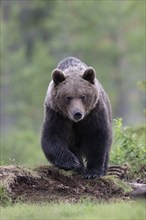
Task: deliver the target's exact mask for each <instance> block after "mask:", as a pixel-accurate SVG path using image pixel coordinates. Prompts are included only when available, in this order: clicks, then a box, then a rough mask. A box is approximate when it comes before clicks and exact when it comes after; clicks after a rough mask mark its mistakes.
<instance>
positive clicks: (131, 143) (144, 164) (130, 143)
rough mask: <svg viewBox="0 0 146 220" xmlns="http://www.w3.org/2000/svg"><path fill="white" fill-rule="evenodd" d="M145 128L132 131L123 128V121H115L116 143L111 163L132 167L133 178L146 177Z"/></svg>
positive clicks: (114, 143) (112, 151)
mask: <svg viewBox="0 0 146 220" xmlns="http://www.w3.org/2000/svg"><path fill="white" fill-rule="evenodd" d="M145 132H146V128H145V127H139V128H137V129H132V128H130V127H123V126H122V119H117V120H114V142H113V146H112V149H111V163H113V164H117V165H123V164H125V163H127V164H129V166H130V173H131V177H136V176H139V177H140V176H141V177H144V176H145V169H146V160H145V155H146V145H145Z"/></svg>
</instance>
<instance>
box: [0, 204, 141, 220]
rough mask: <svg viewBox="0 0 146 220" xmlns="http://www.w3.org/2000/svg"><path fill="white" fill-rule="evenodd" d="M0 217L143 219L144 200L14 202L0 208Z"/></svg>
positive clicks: (20, 219)
mask: <svg viewBox="0 0 146 220" xmlns="http://www.w3.org/2000/svg"><path fill="white" fill-rule="evenodd" d="M1 217H2V219H19V220H23V219H107V220H108V219H117V220H118V219H123V220H124V219H126V220H131V219H133V220H138V219H140V220H144V219H145V204H144V202H141V201H140V202H117V203H110V204H106V203H95V202H88V201H83V202H82V203H77V204H69V203H65V204H64V203H60V204H56V203H55V204H53V203H50V204H39V205H34V204H31V205H30V204H16V205H14V206H12V207H10V206H8V207H4V208H1Z"/></svg>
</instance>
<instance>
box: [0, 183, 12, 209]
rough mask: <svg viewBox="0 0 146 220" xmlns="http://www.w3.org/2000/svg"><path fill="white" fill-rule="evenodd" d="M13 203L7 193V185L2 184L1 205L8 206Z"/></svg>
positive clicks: (0, 186) (0, 191)
mask: <svg viewBox="0 0 146 220" xmlns="http://www.w3.org/2000/svg"><path fill="white" fill-rule="evenodd" d="M11 204H12V200H11V198H9V196H8V195H7V192H6V190H5V187H4V186H2V185H0V205H2V206H8V205H11Z"/></svg>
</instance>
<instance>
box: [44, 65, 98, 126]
mask: <svg viewBox="0 0 146 220" xmlns="http://www.w3.org/2000/svg"><path fill="white" fill-rule="evenodd" d="M52 80H53V81H52V83H51V85H50V87H49V89H48V92H47V96H46V105H49V106H50V107H51V108H53V109H54V110H55V111H56V112H58V113H60V114H61V115H63V116H65V117H67V118H69V119H70V120H72V121H74V122H78V121H80V120H83V119H84V117H85V116H86V115H88V114H89V113H90V112H91V110H92V109H94V108H95V106H96V104H97V101H98V97H99V91H98V86H97V80H96V73H95V70H94V69H93V68H92V67H88V68H87V69H86V70H84V72H81V73H79V72H78V71H77V70H75V69H72V70H70V71H69V73H67V72H63V71H61V70H59V69H55V70H53V72H52Z"/></svg>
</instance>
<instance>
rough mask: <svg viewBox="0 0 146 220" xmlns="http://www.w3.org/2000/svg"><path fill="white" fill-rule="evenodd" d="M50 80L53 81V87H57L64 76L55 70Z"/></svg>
mask: <svg viewBox="0 0 146 220" xmlns="http://www.w3.org/2000/svg"><path fill="white" fill-rule="evenodd" d="M52 79H53V81H54V83H55V85H59V84H60V83H61V82H63V81H64V80H65V76H64V74H63V73H62V72H61V71H60V70H58V69H55V70H53V72H52Z"/></svg>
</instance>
